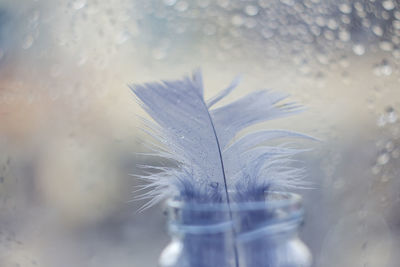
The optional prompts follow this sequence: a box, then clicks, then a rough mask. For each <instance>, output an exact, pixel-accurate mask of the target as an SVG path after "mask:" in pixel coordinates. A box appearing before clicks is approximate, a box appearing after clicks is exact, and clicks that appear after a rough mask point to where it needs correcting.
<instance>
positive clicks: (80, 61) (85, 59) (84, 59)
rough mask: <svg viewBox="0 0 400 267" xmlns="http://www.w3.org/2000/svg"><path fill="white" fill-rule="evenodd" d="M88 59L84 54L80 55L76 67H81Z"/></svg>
mask: <svg viewBox="0 0 400 267" xmlns="http://www.w3.org/2000/svg"><path fill="white" fill-rule="evenodd" d="M87 59H88V57H87V55H85V54H82V55H80V57H79V60H78V63H77V64H78V66H82V65H83V64H85V63H86V61H87Z"/></svg>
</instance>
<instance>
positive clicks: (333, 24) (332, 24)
mask: <svg viewBox="0 0 400 267" xmlns="http://www.w3.org/2000/svg"><path fill="white" fill-rule="evenodd" d="M327 26H328V28H329V29H331V30H336V29H337V28H338V26H339V25H338V23H337V22H336V20H334V19H329V20H328V24H327Z"/></svg>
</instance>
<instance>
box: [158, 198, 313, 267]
mask: <svg viewBox="0 0 400 267" xmlns="http://www.w3.org/2000/svg"><path fill="white" fill-rule="evenodd" d="M167 206H168V219H169V221H168V229H169V233H170V235H171V237H172V241H171V242H170V243H169V245H168V246H167V247H166V248H165V249H164V251H163V252H162V254H161V257H160V261H159V263H160V266H161V267H207V266H210V267H211V266H220V267H309V266H311V262H312V257H311V253H310V252H309V250H308V248H307V246H306V245H305V244H304V243H303V242H302V241H301V240H300V238H299V236H298V233H297V232H298V229H299V226H300V225H301V223H302V221H303V208H302V204H301V197H300V196H299V195H297V194H292V193H270V194H268V195H267V196H266V199H265V200H264V201H260V202H251V203H250V202H246V203H241V204H231V206H230V208H228V206H227V205H226V204H191V203H185V202H182V201H179V200H176V199H171V200H169V201H168V202H167Z"/></svg>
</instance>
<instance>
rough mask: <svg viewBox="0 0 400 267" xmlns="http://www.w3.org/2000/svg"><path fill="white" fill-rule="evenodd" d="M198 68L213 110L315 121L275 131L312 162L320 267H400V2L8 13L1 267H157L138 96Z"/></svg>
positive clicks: (185, 0)
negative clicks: (269, 106) (293, 112)
mask: <svg viewBox="0 0 400 267" xmlns="http://www.w3.org/2000/svg"><path fill="white" fill-rule="evenodd" d="M196 67H201V68H202V70H203V75H204V79H205V81H204V84H205V91H206V96H211V95H213V94H214V93H216V92H217V91H218V90H220V89H222V88H224V87H225V86H226V85H227V84H229V82H230V81H231V79H232V78H233V77H234V76H235V75H237V74H239V73H240V74H242V75H243V77H244V79H243V81H242V83H241V84H240V86H239V89H238V90H237V91H236V92H235V93H234V94H233V95H232V97H230V98H229V99H235V98H237V97H238V96H240V95H242V94H245V93H248V92H249V91H251V90H256V89H260V88H271V89H273V90H277V91H284V92H288V93H290V94H291V100H294V101H297V102H300V103H302V104H303V105H305V106H306V107H307V111H306V112H304V113H302V114H301V115H298V116H295V117H291V118H285V119H281V120H277V121H272V122H269V123H266V124H264V125H262V127H264V128H265V127H266V128H281V129H290V130H295V131H300V132H304V133H307V134H310V135H313V136H316V137H318V138H320V139H322V140H323V142H321V143H314V144H305V145H306V146H310V145H311V146H312V148H313V150H312V151H311V152H307V153H305V154H303V155H301V156H300V157H299V159H301V160H303V161H304V162H305V164H306V167H307V171H308V173H309V176H308V177H307V181H309V182H312V183H313V187H314V189H311V190H301V191H299V192H300V193H301V194H302V195H303V196H304V205H305V209H306V221H305V225H304V226H303V228H302V229H301V235H302V238H303V240H304V241H305V242H306V243H307V244H308V246H309V247H310V248H311V250H312V252H313V256H314V266H318V267H330V266H343V267H346V266H349V267H350V266H351V267H358V266H360V267H367V266H368V267H398V266H399V264H398V262H400V255H399V253H397V252H398V251H399V249H400V190H399V189H400V120H399V119H398V116H399V110H400V88H399V82H400V69H399V67H400V2H399V1H395V0H384V1H381V0H359V1H349V0H340V1H336V0H299V1H297V0H280V1H278V0H258V1H257V0H109V1H100V0H56V1H51V0H18V1H14V0H0V151H1V152H0V266H2V267H28V266H38V267H39V266H40V267H50V266H57V267H64V266H66V267H67V266H68V267H69V266H76V267H90V266H96V267H111V266H113V267H125V266H126V267H128V266H129V267H150V266H157V261H158V256H159V254H160V252H161V250H162V248H163V247H164V246H165V245H166V244H167V243H168V241H169V237H168V235H167V233H166V230H165V217H164V215H163V207H162V205H158V206H155V207H153V208H151V209H148V210H146V211H144V212H142V213H137V212H136V211H137V210H138V209H139V208H140V207H141V206H142V205H143V204H144V202H140V201H134V202H132V201H131V200H132V199H133V198H134V197H135V194H133V193H132V191H133V190H134V189H135V185H137V184H138V183H139V182H138V181H137V180H136V178H134V177H132V176H130V175H129V174H135V173H138V172H139V171H138V170H137V168H136V166H137V164H142V163H149V164H160V163H159V162H156V161H155V160H154V159H152V158H146V157H144V156H138V155H137V152H141V151H145V148H144V147H143V142H145V141H146V138H147V137H146V136H144V135H143V134H142V133H141V131H140V130H138V129H139V128H140V127H141V126H140V123H139V120H138V117H137V115H138V114H139V115H143V112H142V111H141V110H140V108H139V107H138V105H137V103H136V102H135V100H134V98H133V95H132V93H131V92H130V91H129V88H128V86H127V85H128V84H130V83H141V82H145V81H155V80H159V79H175V78H180V77H181V76H182V75H183V74H187V73H189V72H190V71H191V70H193V69H194V68H196Z"/></svg>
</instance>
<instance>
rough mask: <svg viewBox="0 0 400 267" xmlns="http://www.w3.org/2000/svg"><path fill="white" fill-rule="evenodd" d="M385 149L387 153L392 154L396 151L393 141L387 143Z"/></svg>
mask: <svg viewBox="0 0 400 267" xmlns="http://www.w3.org/2000/svg"><path fill="white" fill-rule="evenodd" d="M385 148H386V151H387V152H392V151H393V149H394V143H393V142H392V141H389V142H387V143H386V146H385Z"/></svg>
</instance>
